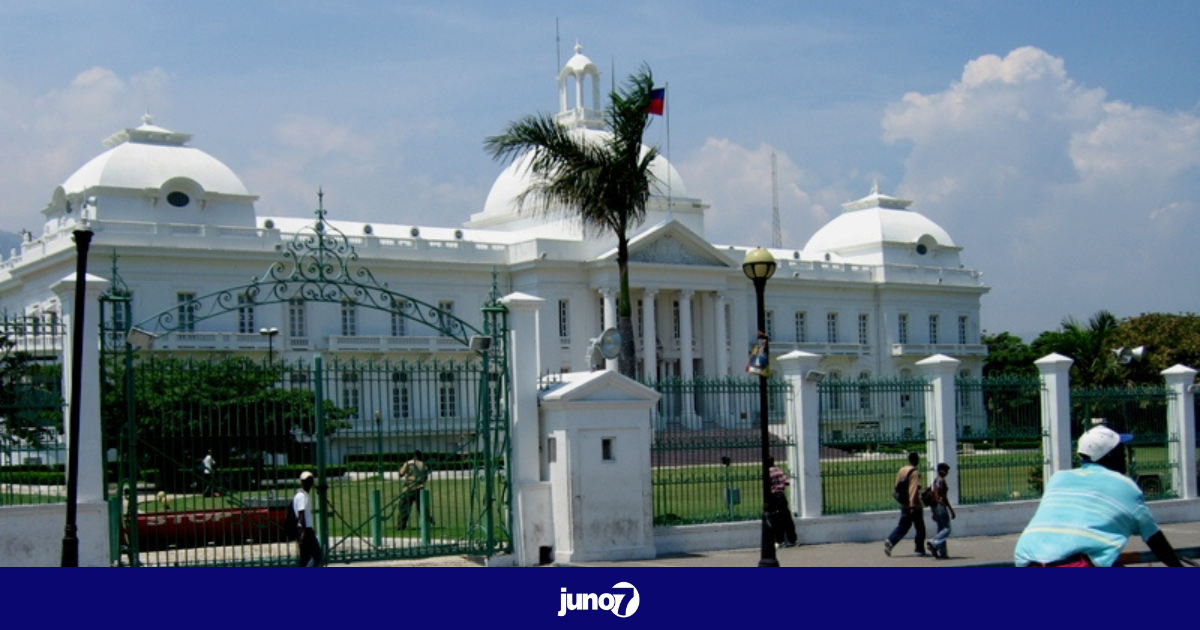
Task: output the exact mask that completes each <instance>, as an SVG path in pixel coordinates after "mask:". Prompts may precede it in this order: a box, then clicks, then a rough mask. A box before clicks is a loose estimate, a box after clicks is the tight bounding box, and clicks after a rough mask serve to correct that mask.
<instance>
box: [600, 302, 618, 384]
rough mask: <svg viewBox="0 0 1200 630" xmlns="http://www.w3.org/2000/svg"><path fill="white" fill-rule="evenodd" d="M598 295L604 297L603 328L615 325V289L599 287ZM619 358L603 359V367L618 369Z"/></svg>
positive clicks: (616, 370) (615, 370)
mask: <svg viewBox="0 0 1200 630" xmlns="http://www.w3.org/2000/svg"><path fill="white" fill-rule="evenodd" d="M600 295H601V296H603V298H604V323H603V324H604V325H603V328H606V329H607V328H616V327H617V291H616V289H613V288H611V287H608V288H603V289H600ZM620 365H621V362H620V359H619V358H614V359H605V360H604V367H605V369H609V370H612V371H614V372H618V371H620Z"/></svg>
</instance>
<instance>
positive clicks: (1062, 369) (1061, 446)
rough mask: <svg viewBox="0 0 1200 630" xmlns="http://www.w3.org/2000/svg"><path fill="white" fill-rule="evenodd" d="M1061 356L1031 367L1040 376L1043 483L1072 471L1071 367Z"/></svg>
mask: <svg viewBox="0 0 1200 630" xmlns="http://www.w3.org/2000/svg"><path fill="white" fill-rule="evenodd" d="M1074 363H1075V361H1074V360H1073V359H1070V358H1068V357H1064V356H1063V355H1061V354H1057V353H1052V354H1048V355H1046V356H1044V357H1042V358H1040V359H1038V360H1037V361H1034V362H1033V364H1034V365H1036V366H1037V369H1038V373H1040V374H1041V376H1042V431H1043V433H1044V434H1045V435H1046V436H1047V437H1045V438H1042V439H1043V441H1044V442H1043V445H1042V448H1043V450H1044V451H1045V457H1046V465H1045V470H1044V472H1043V474H1042V479H1044V480H1046V481H1049V480H1050V476H1051V475H1053V474H1054V473H1056V472H1058V471H1060V470H1068V469H1070V468H1071V365H1072V364H1074Z"/></svg>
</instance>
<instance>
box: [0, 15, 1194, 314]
mask: <svg viewBox="0 0 1200 630" xmlns="http://www.w3.org/2000/svg"><path fill="white" fill-rule="evenodd" d="M556 23H557V32H558V35H559V37H560V40H559V41H558V42H556V39H555V35H556ZM1197 24H1200V3H1197V2H1190V1H1159V2H1146V3H1133V2H1116V1H1096V2H1086V3H1085V2H1065V1H1064V2H1053V1H1045V0H1043V1H1026V0H1016V1H1008V2H1002V3H999V2H973V1H958V2H950V1H940V0H925V1H904V0H900V1H892V2H883V1H879V2H866V1H854V0H851V1H840V2H823V3H818V2H798V1H794V0H793V1H783V2H755V3H737V4H736V6H735V3H730V2H721V1H715V0H714V1H708V0H699V1H691V2H685V1H671V2H654V1H640V2H627V1H625V0H614V1H610V2H605V3H586V4H585V3H565V2H560V3H554V2H535V1H519V0H513V1H510V2H506V3H496V2H449V1H447V2H437V3H433V2H430V3H415V2H364V1H359V2H355V1H353V0H350V1H343V2H317V1H305V0H289V1H283V0H280V1H261V2H243V1H238V2H227V1H224V0H216V1H208V2H174V1H163V0H157V1H150V0H146V1H137V0H131V1H126V2H102V3H101V2H94V1H88V2H78V1H74V0H61V1H55V2H32V1H25V0H10V1H8V2H5V3H3V4H0V139H2V143H3V144H2V145H0V147H2V149H3V150H2V151H0V187H2V188H3V190H5V192H6V195H5V198H4V200H3V201H0V229H4V230H8V231H16V230H18V229H20V228H28V229H31V230H33V231H35V232H40V230H41V221H40V215H39V214H38V211H39V210H40V208H41V207H42V206H43V205H44V204H45V203H46V202H47V201H48V200H49V198H50V193H51V191H52V190H53V188H54V186H56V185H58V184H60V183H61V182H63V181H64V180H65V179H66V178H67V177H68V176H69V175H70V174H71V173H72V172H73V171H74V170H75V169H76V168H78V167H79V166H81V165H82V164H83V163H84V162H86V161H87V160H88V159H90V158H91V157H92V156H94V155H96V154H97V153H99V152H100V151H102V150H103V146H102V145H101V144H100V141H101V140H103V139H104V138H106V137H107V136H108V135H110V134H111V133H113V132H114V131H117V130H119V129H121V128H124V127H131V126H136V125H137V124H139V122H140V117H141V115H142V114H143V113H145V112H146V111H147V110H148V111H149V112H150V113H151V114H152V115H153V116H154V122H155V124H159V125H161V126H164V127H167V128H169V129H173V130H175V131H182V132H187V133H192V134H194V135H195V139H194V140H193V142H192V145H193V146H196V147H198V148H201V149H203V150H205V151H207V152H208V153H210V154H212V155H214V156H215V157H217V158H219V159H221V160H222V161H224V162H226V163H227V164H229V165H230V166H231V167H232V168H233V169H234V170H235V171H237V172H238V173H239V174H240V175H241V176H242V179H243V181H245V183H246V185H247V186H248V187H249V188H250V189H251V191H252V192H254V193H256V194H259V195H261V199H260V201H259V203H258V207H259V213H260V215H264V216H271V215H279V216H307V215H308V214H309V213H310V212H311V208H312V207H313V206H314V205H315V193H316V190H317V188H318V186H321V187H324V189H325V191H326V197H325V202H326V206H327V207H328V208H330V209H331V212H332V215H333V216H334V217H335V218H346V219H363V220H374V221H395V222H402V223H415V224H419V225H420V224H423V225H440V226H445V225H457V224H459V223H462V222H464V221H466V220H467V219H468V218H469V217H470V215H471V214H472V213H475V212H479V211H480V210H481V209H482V206H483V202H484V199H485V198H486V196H487V192H488V189H489V188H490V186H491V183H492V181H493V180H494V178H495V177H496V175H497V174H498V173H499V172H500V170H501V166H500V165H499V164H496V163H494V162H492V161H491V160H490V159H489V158H488V157H487V155H486V154H484V152H483V150H482V142H483V139H484V138H485V137H486V136H488V135H491V134H495V133H498V132H499V131H500V130H501V129H502V128H503V126H504V124H505V123H506V122H508V121H509V120H512V119H515V118H518V117H520V116H522V115H524V114H527V113H532V112H535V111H550V110H552V109H555V108H557V87H556V84H555V80H554V77H555V75H556V74H557V71H558V69H559V64H560V63H562V62H565V61H566V59H567V58H569V57H570V55H571V54H572V50H571V49H572V47H573V45H574V44H575V43H576V41H578V42H580V43H581V44H582V45H583V46H584V53H585V54H587V55H588V56H589V57H591V58H592V59H593V61H595V62H596V63H597V65H599V66H600V67H601V68H602V69H603V70H604V73H605V80H606V81H608V80H611V79H612V78H613V77H614V76H615V77H616V79H617V80H618V81H620V80H622V79H623V78H624V77H626V76H628V75H629V74H630V73H632V72H633V71H635V70H636V69H637V67H638V66H639V65H640V64H641V63H642V62H645V63H647V64H649V65H650V67H651V68H652V70H653V72H654V74H655V76H656V78H657V80H658V83H660V84H665V85H667V87H668V94H667V100H668V104H667V106H668V110H669V127H670V134H669V141H670V142H669V146H668V142H667V141H668V134H667V133H666V130H667V127H668V125H667V124H666V122H667V121H664V120H656V121H655V123H654V125H653V126H652V127H651V129H650V131H649V132H648V134H647V138H646V139H647V141H648V142H650V143H656V144H659V145H660V148H662V149H663V150H664V151H669V155H670V159H671V161H672V162H673V163H675V165H676V166H677V168H678V169H679V171H680V172H681V174H682V177H683V179H684V181H685V183H686V184H687V186H688V189H689V192H690V193H691V194H692V195H693V196H698V197H701V198H702V199H704V200H705V201H706V202H707V203H710V204H711V205H712V208H711V209H710V210H709V211H708V216H707V218H706V229H707V231H708V233H709V236H710V239H711V240H714V241H716V242H718V243H736V244H769V243H770V239H771V204H772V202H771V196H772V189H771V167H770V156H771V154H772V153H775V154H776V155H777V160H778V172H779V200H780V211H781V215H782V226H783V232H784V238H783V241H784V246H785V247H788V248H794V249H800V248H802V247H803V246H804V244H805V242H806V241H807V240H808V238H809V237H810V236H811V235H812V233H813V232H814V231H816V230H817V229H818V228H819V227H820V226H821V225H822V224H823V223H824V222H825V221H827V220H828V219H830V218H831V217H833V216H836V214H837V213H838V212H839V211H840V204H841V203H844V202H847V201H851V200H853V199H856V198H859V197H862V196H864V195H865V194H866V193H867V192H868V191H869V189H870V187H871V183H872V181H874V180H878V182H879V184H880V187H881V188H882V190H883V191H884V192H887V193H890V194H895V195H898V196H902V197H906V198H910V199H913V200H914V201H915V203H914V204H913V206H912V208H913V209H915V210H918V211H920V212H922V213H924V214H926V215H927V216H929V217H930V218H932V219H933V220H935V221H937V222H938V223H939V224H941V225H942V226H943V227H945V228H946V229H947V231H948V232H949V233H950V234H951V236H952V237H953V238H954V239H955V241H956V243H957V244H958V245H960V246H962V247H963V248H964V252H963V259H964V261H965V262H966V265H967V266H968V267H973V268H977V269H980V270H982V271H983V272H984V280H985V282H986V283H987V284H988V285H989V286H990V287H991V288H992V291H991V293H990V294H989V295H988V296H986V297H985V298H984V319H983V326H984V328H985V329H987V330H988V331H990V332H1000V331H1005V330H1007V331H1012V332H1015V333H1018V334H1029V333H1036V332H1039V331H1042V330H1046V329H1052V328H1055V327H1056V326H1057V325H1058V324H1059V322H1060V321H1061V320H1062V318H1063V317H1066V316H1075V317H1077V318H1080V319H1086V318H1087V317H1088V316H1090V315H1091V314H1092V313H1094V312H1095V311H1097V310H1099V309H1102V308H1106V309H1109V310H1112V311H1113V312H1114V313H1116V314H1117V315H1118V316H1129V315H1136V314H1137V313H1140V312H1151V311H1162V312H1180V311H1192V312H1194V311H1200V306H1198V303H1200V299H1197V297H1195V293H1194V288H1193V287H1194V285H1195V280H1196V279H1197V269H1200V265H1198V263H1200V253H1198V252H1200V247H1197V246H1196V244H1195V240H1196V239H1195V233H1196V232H1197V228H1200V36H1198V34H1200V31H1197V27H1196V25H1197ZM718 235H719V236H718Z"/></svg>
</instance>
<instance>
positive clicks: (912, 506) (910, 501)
mask: <svg viewBox="0 0 1200 630" xmlns="http://www.w3.org/2000/svg"><path fill="white" fill-rule="evenodd" d="M920 463H921V456H920V455H918V454H917V453H916V452H912V453H909V454H908V465H907V466H902V467H901V468H900V470H899V471H898V472H897V473H896V486H895V488H896V493H895V496H896V500H897V501H898V502H899V503H900V522H899V523H898V524H897V525H896V529H894V530H892V533H891V534H889V535H888V537H887V540H885V541H883V553H885V554H887V555H889V556H890V555H892V547H895V546H896V543H898V542H900V539H901V538H904V536H905V535H907V534H908V530H909V529H913V528H915V529H916V530H917V540H916V543H917V550H916V552H915V553H916V554H917V555H918V556H924V555H926V554H925V513H924V511H923V510H922V509H921V471H920V470H917V465H918V464H920Z"/></svg>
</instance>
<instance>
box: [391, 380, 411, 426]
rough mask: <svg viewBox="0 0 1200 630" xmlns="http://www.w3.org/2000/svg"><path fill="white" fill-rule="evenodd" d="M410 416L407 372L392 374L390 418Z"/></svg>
mask: <svg viewBox="0 0 1200 630" xmlns="http://www.w3.org/2000/svg"><path fill="white" fill-rule="evenodd" d="M411 415H412V400H411V399H410V398H409V393H408V372H393V373H392V417H393V418H408V417H409V416H411Z"/></svg>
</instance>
